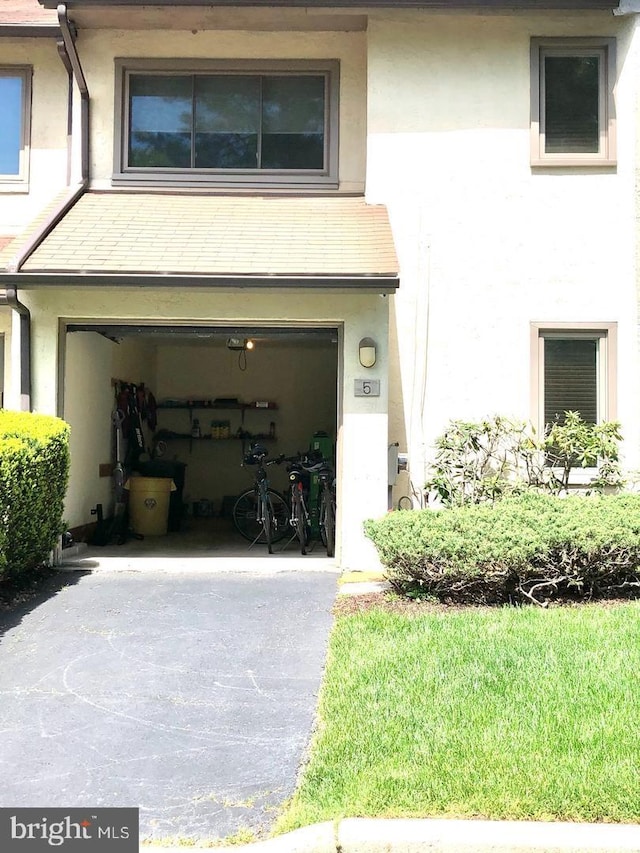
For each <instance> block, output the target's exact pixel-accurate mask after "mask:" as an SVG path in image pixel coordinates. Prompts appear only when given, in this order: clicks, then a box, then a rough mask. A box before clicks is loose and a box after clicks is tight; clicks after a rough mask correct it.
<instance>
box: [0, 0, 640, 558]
mask: <svg viewBox="0 0 640 853" xmlns="http://www.w3.org/2000/svg"><path fill="white" fill-rule="evenodd" d="M639 10H640V4H638V3H635V2H632V0H621V2H614V0H585V2H578V0H547V2H544V0H542V2H541V0H536V2H534V0H530V2H529V0H510V2H503V0H493V2H491V0H485V2H480V0H439V2H437V0H397V2H393V0H387V2H382V0H369V2H364V0H336V1H335V2H333V3H321V2H316V0H307V2H296V0H293V2H292V0H280V2H262V0H252V2H244V1H243V0H235V2H234V0H225V2H216V1H215V0H213V1H212V0H208V2H198V0H172V2H164V0H156V2H155V3H154V4H148V3H144V4H143V3H141V2H136V0H129V2H126V1H125V0H113V1H112V2H110V0H68V2H67V3H61V4H57V3H56V2H55V0H39V2H37V0H8V2H5V3H4V4H3V8H2V9H1V10H0V50H1V52H2V59H1V61H0V111H1V112H2V117H1V119H2V124H1V126H2V127H3V131H2V135H1V136H0V193H1V196H0V235H2V237H0V240H1V244H2V245H3V246H4V247H3V248H2V253H1V254H0V262H1V263H2V264H3V266H4V272H2V273H1V274H0V279H1V280H0V287H2V288H4V297H3V299H2V303H3V304H2V306H0V324H1V325H0V331H2V332H3V333H4V343H5V346H4V360H5V368H4V377H5V384H4V394H5V404H6V405H8V406H11V407H16V408H19V407H23V408H24V407H31V408H33V409H34V410H36V411H41V412H48V413H56V414H59V415H61V416H62V417H64V418H65V419H66V420H68V421H69V422H70V423H71V426H72V473H71V484H70V490H69V497H68V504H67V519H68V521H69V524H70V525H71V526H74V527H79V526H82V525H85V524H87V523H89V522H90V521H91V516H90V511H91V508H92V507H94V506H95V504H96V503H98V502H101V503H103V504H105V505H109V501H110V495H111V485H110V480H109V477H108V473H109V464H108V463H110V461H111V459H112V446H111V445H112V424H111V411H112V409H113V405H114V382H115V383H118V382H120V381H123V382H136V383H140V382H144V383H145V385H146V386H147V387H148V388H150V389H152V391H153V393H154V395H155V396H156V398H157V399H159V400H161V401H162V400H164V401H170V402H180V401H185V400H191V401H196V402H201V403H203V404H204V403H207V402H208V401H209V400H218V401H225V400H229V401H231V403H233V401H235V400H239V401H243V402H249V401H252V402H264V403H266V402H270V403H273V404H275V405H276V406H277V408H273V407H272V408H266V407H263V408H262V410H260V408H258V409H255V410H253V409H252V410H246V411H244V410H243V411H242V422H241V423H237V422H236V421H235V420H234V417H236V415H237V411H236V412H235V414H234V411H233V410H232V413H231V415H229V416H228V417H227V416H223V415H222V414H221V412H220V411H219V410H218V409H216V411H215V412H208V411H206V406H203V409H204V410H203V411H202V412H201V413H200V414H199V424H198V427H199V428H200V429H204V430H205V431H206V430H209V428H210V426H211V429H215V428H216V427H215V426H214V425H213V424H211V425H210V421H211V422H214V423H218V422H219V420H220V418H221V417H223V418H226V420H227V421H228V422H229V429H230V431H231V433H234V434H237V430H238V429H240V430H245V431H247V432H251V433H252V434H260V435H266V436H267V438H268V439H271V440H272V441H273V444H272V445H270V447H271V448H272V452H273V453H274V454H275V453H280V452H283V453H285V454H290V453H293V452H295V450H296V449H302V448H304V447H306V446H308V444H309V441H310V440H311V438H312V437H313V435H314V434H315V433H316V432H318V431H322V432H325V433H327V435H328V441H329V442H330V443H335V446H336V457H337V487H338V542H337V546H338V558H339V561H340V564H341V565H342V566H344V567H345V568H346V567H349V568H366V567H367V566H368V565H371V564H372V563H375V560H376V557H375V553H374V551H373V548H372V546H371V545H370V543H368V542H367V541H366V539H365V538H364V536H363V533H362V521H363V520H364V519H366V518H368V517H372V516H379V515H381V514H383V513H384V512H385V511H386V510H387V508H388V506H389V505H391V506H394V505H395V503H396V502H397V500H398V498H399V497H400V496H401V495H402V494H420V492H421V489H422V484H423V482H424V479H425V473H426V466H427V464H428V461H429V458H430V455H431V448H432V443H433V440H434V438H435V437H436V436H437V435H438V433H440V432H441V431H442V429H443V428H444V426H445V425H446V423H447V422H448V420H449V419H450V418H467V419H474V418H481V417H484V416H487V415H491V414H494V413H500V414H504V415H511V416H515V417H520V418H525V419H531V420H532V421H533V422H534V423H535V424H537V425H539V426H541V425H543V424H544V423H545V421H546V420H548V419H549V417H551V416H552V413H553V412H556V411H563V410H565V409H578V410H579V411H581V412H582V413H583V415H584V416H585V417H586V418H589V419H592V420H594V419H595V420H605V419H606V420H610V419H618V420H620V421H621V423H622V427H623V432H624V436H625V444H624V453H625V465H626V466H627V467H628V468H635V467H637V466H638V450H639V442H640V434H639V433H640V412H639V410H638V409H639V407H638V400H637V398H638V395H637V393H636V388H637V383H638V336H637V307H636V303H637V296H636V293H637V266H638V257H637V250H636V232H637V163H638V153H639V152H638V135H637V128H638V119H639V117H640V109H639V107H640V101H639V95H640V89H639V83H638V81H640V74H639V72H640V36H639V34H638V15H637V12H638V11H639ZM247 341H251V342H252V343H253V344H254V346H253V349H251V350H248V349H247V348H246V342H247ZM157 414H158V427H164V428H166V429H167V430H168V431H169V434H171V433H181V432H184V431H185V429H189V430H191V429H192V428H193V417H194V414H195V412H194V411H193V410H190V411H189V412H188V413H187V415H185V412H184V410H181V409H179V408H175V410H174V411H171V410H170V409H169V410H167V409H160V410H159V411H158V413H157ZM184 417H188V421H189V423H188V426H185V425H184V424H181V423H180V419H181V418H184ZM252 419H253V420H252ZM261 419H262V420H261ZM395 443H397V444H398V447H399V449H400V451H402V452H406V453H407V456H408V462H409V470H408V472H403V473H401V474H400V475H399V476H398V478H397V482H396V484H395V485H394V486H393V488H392V490H391V497H389V483H390V481H392V480H395V476H394V474H393V472H390V471H389V457H390V454H389V446H390V445H395ZM165 444H166V445H167V446H166V447H164V451H165V453H166V454H167V455H169V456H171V457H174V456H176V457H178V458H180V459H183V460H184V462H185V463H186V465H187V469H186V483H185V492H186V494H187V495H188V497H189V499H193V500H197V499H199V498H201V497H207V498H211V499H212V500H213V501H214V503H216V502H218V503H219V505H223V504H224V501H225V497H226V496H228V495H233V494H237V493H238V492H239V491H240V490H241V488H242V487H244V486H245V485H248V483H247V478H246V473H243V472H242V471H241V469H240V464H239V463H240V461H241V453H240V451H239V449H240V446H241V444H242V443H241V442H236V443H235V444H234V443H233V441H232V440H231V439H230V440H229V441H228V442H226V443H225V442H214V441H209V442H205V441H201V442H197V441H193V442H188V441H186V440H182V443H180V441H178V440H175V441H171V440H169V441H167V442H165ZM236 451H238V452H236ZM391 457H392V458H393V453H392V454H391ZM105 474H107V476H105Z"/></svg>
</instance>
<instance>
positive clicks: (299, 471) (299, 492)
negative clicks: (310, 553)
mask: <svg viewBox="0 0 640 853" xmlns="http://www.w3.org/2000/svg"><path fill="white" fill-rule="evenodd" d="M282 461H283V462H285V461H286V462H290V463H291V464H290V466H289V468H288V469H287V470H288V472H289V501H290V510H291V514H290V516H289V524H290V526H291V527H292V528H293V530H294V532H295V536H297V538H298V542H299V543H300V553H301V554H302V555H305V554H306V553H307V545H308V544H309V541H310V540H311V520H310V517H309V510H308V508H307V502H306V496H307V495H308V493H309V473H308V468H307V467H306V466H305V464H304V462H305V461H306V457H303V456H289V457H285V458H284V459H282Z"/></svg>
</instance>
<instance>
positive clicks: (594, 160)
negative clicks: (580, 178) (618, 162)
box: [531, 39, 616, 166]
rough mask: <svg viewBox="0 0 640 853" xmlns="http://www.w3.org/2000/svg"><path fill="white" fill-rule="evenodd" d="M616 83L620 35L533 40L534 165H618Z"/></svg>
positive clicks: (532, 105) (532, 109)
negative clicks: (618, 38)
mask: <svg viewBox="0 0 640 853" xmlns="http://www.w3.org/2000/svg"><path fill="white" fill-rule="evenodd" d="M614 81H615V40H614V39H572V40H570V41H559V40H555V39H550V40H546V39H533V40H532V44H531V147H532V153H531V158H532V164H533V165H538V166H541V165H543V166H553V165H556V166H585V165H613V164H614V163H615V157H616V153H615V104H614V99H613V86H614Z"/></svg>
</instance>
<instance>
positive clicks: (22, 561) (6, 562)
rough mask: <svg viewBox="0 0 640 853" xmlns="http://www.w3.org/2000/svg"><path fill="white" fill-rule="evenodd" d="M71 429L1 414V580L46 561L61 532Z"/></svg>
mask: <svg viewBox="0 0 640 853" xmlns="http://www.w3.org/2000/svg"><path fill="white" fill-rule="evenodd" d="M68 476H69V427H68V425H67V424H66V423H64V421H61V420H60V419H59V418H54V417H49V416H47V415H36V414H30V413H27V412H9V411H5V410H2V409H0V578H2V577H6V576H9V575H15V574H18V573H20V572H23V571H26V570H28V569H32V568H34V567H35V566H37V565H39V564H41V563H42V562H44V561H45V560H46V558H47V556H48V554H49V552H50V551H51V549H52V548H53V546H54V545H55V542H56V539H57V537H58V536H59V535H60V534H61V533H62V532H63V523H62V515H63V502H64V496H65V493H66V489H67V481H68Z"/></svg>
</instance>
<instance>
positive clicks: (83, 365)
mask: <svg viewBox="0 0 640 853" xmlns="http://www.w3.org/2000/svg"><path fill="white" fill-rule="evenodd" d="M249 295H250V298H249ZM22 298H23V301H24V302H25V304H26V305H27V307H29V309H30V310H31V312H32V315H33V317H34V323H33V326H34V328H33V331H34V352H33V372H34V409H35V411H39V412H44V413H49V414H60V415H63V416H64V417H66V418H69V419H70V420H71V421H72V429H73V432H74V442H75V443H76V444H75V447H76V448H80V450H79V451H78V457H79V461H78V463H77V464H74V468H73V470H72V478H71V483H70V489H69V501H68V505H67V521H68V523H69V525H70V526H72V527H75V526H79V525H81V524H87V523H89V522H91V520H92V519H91V517H90V516H88V512H89V511H90V508H91V507H92V506H94V505H95V503H96V498H95V494H97V493H98V492H99V490H100V489H101V488H102V489H103V490H104V489H106V480H104V479H102V480H97V478H96V477H97V471H96V469H97V464H98V463H99V462H103V461H108V458H109V457H108V456H107V457H105V456H104V453H105V437H104V434H102V433H100V435H101V437H98V436H97V435H96V433H95V431H94V426H93V419H94V417H95V418H96V419H99V423H100V424H101V426H100V430H102V428H103V426H104V413H105V412H106V411H107V406H106V400H105V398H104V394H105V393H106V392H105V391H104V385H105V383H106V382H107V381H108V379H110V378H111V376H112V375H114V374H113V373H112V372H111V371H112V368H113V366H114V362H113V358H114V356H113V355H112V357H111V360H109V361H108V360H107V358H106V355H105V353H106V350H108V349H109V347H108V345H107V344H99V345H97V344H89V342H88V341H87V340H84V338H85V336H84V335H80V334H78V333H74V334H72V335H68V336H67V343H66V349H67V353H66V356H63V353H62V352H60V356H61V358H63V360H64V361H65V362H66V374H65V388H64V390H65V394H64V398H65V401H66V402H65V404H64V408H61V399H62V398H61V390H62V389H61V388H60V385H59V382H58V377H57V373H56V369H55V365H56V363H57V361H58V354H59V352H58V351H59V344H60V336H59V325H60V320H61V318H64V320H65V321H72V320H73V319H74V318H75V319H78V320H80V319H82V320H83V321H86V322H90V321H94V322H98V321H104V322H108V321H109V320H114V321H118V320H119V321H127V320H129V321H132V322H136V323H143V322H145V321H147V322H148V321H149V318H153V319H154V321H155V322H162V321H163V320H164V321H171V323H172V325H175V324H179V323H180V322H182V323H185V324H190V323H193V322H198V323H207V322H212V323H225V322H229V323H233V324H234V325H240V324H242V323H246V324H247V325H254V326H255V325H260V324H263V323H264V324H274V325H282V324H283V323H285V322H286V323H291V324H294V325H295V324H296V323H297V324H303V325H304V324H305V323H307V324H309V323H311V324H314V323H316V324H318V325H323V326H335V327H336V328H338V329H339V330H340V335H339V339H340V340H339V345H338V356H337V357H338V376H339V377H341V378H340V379H339V384H338V400H337V410H338V413H337V423H338V434H337V455H338V482H339V490H338V526H339V536H338V543H337V544H338V549H339V553H338V558H339V560H340V563H341V565H342V566H344V567H345V568H350V569H366V568H371V567H377V566H378V565H379V563H378V559H377V555H376V553H375V549H374V548H373V545H371V543H370V542H368V540H366V539H365V538H364V535H363V533H362V523H363V521H364V520H365V519H367V518H375V517H379V516H381V515H383V514H384V513H385V512H386V509H387V465H386V459H387V432H388V430H387V391H388V389H387V383H386V371H387V363H388V346H387V337H388V319H387V311H388V299H387V298H386V297H385V298H383V297H381V296H379V295H377V294H342V293H322V292H313V293H306V292H304V291H287V292H286V293H284V294H283V293H281V292H278V291H275V290H274V291H270V292H262V291H261V292H255V291H254V292H251V291H248V290H245V291H243V292H242V293H241V294H240V295H238V294H233V293H229V292H220V293H218V292H215V293H211V292H203V291H188V290H187V291H184V290H182V291H177V290H175V289H172V288H167V289H165V290H161V291H155V292H154V291H147V290H145V289H142V288H139V289H130V290H129V289H128V290H123V291H118V292H115V291H113V290H106V289H100V290H97V289H96V290H92V291H88V290H80V289H73V288H69V289H68V290H65V291H62V290H59V289H58V290H53V289H46V288H45V289H42V290H31V291H24V292H23V293H22ZM90 337H92V338H95V337H98V336H95V335H92V336H90ZM363 337H372V338H373V339H374V340H375V341H376V344H377V347H378V360H377V363H376V365H375V366H374V367H373V368H371V369H369V370H365V369H364V368H362V367H361V366H360V364H359V362H358V343H359V341H360V340H361V339H362V338H363ZM76 339H77V340H76ZM114 346H115V345H114ZM78 349H79V351H78V352H76V353H75V357H74V358H73V360H71V355H70V353H73V352H74V350H78ZM103 350H105V352H103ZM159 363H160V360H158V365H159ZM107 365H108V366H107ZM158 365H156V368H155V369H154V370H151V371H150V373H151V374H153V378H152V379H149V380H148V381H149V384H150V387H151V388H152V389H153V387H154V383H156V382H157V381H158V379H159V376H160V372H159V370H158ZM94 366H95V374H94V369H93V368H94ZM78 371H80V376H78ZM116 378H122V379H126V378H127V377H126V376H122V375H121V376H117V374H116ZM130 378H132V379H137V380H138V381H139V380H140V379H143V378H144V377H142V376H140V375H139V371H137V372H136V375H135V377H130ZM356 378H370V379H371V378H378V379H380V380H381V395H380V397H375V398H361V397H356V396H354V380H355V379H356ZM96 382H99V384H100V385H101V387H102V389H103V390H102V391H100V392H98V391H97V390H96V387H95V386H96ZM72 387H73V388H74V399H76V398H78V400H76V402H74V403H71V402H70V401H71V396H70V391H71V388H72ZM155 387H157V386H155ZM163 387H166V386H163ZM82 389H85V390H84V391H82ZM81 391H82V393H84V394H85V399H84V400H82V399H81V398H82V393H80V392H81ZM305 391H306V393H307V394H308V393H309V392H308V390H306V389H296V390H295V393H296V394H298V393H299V394H300V396H299V397H298V404H299V405H300V406H305V405H307V403H306V402H305V397H304V394H305ZM86 395H89V396H88V397H87V396H86ZM292 395H293V392H292ZM98 398H99V399H98ZM309 405H310V407H311V405H312V404H309ZM70 407H71V408H70ZM92 412H95V413H96V414H95V416H94V414H89V413H92ZM98 412H102V414H101V415H99V414H98ZM314 429H315V425H314ZM297 449H298V448H294V450H297ZM285 452H286V451H285ZM88 465H89V466H91V470H94V471H95V474H94V475H92V477H93V486H91V484H90V486H89V487H88V489H89V492H90V494H89V492H88V491H87V487H85V486H82V488H81V489H80V493H81V497H80V498H76V496H75V495H76V491H77V488H78V486H79V484H80V480H81V479H83V478H86V471H87V466H88Z"/></svg>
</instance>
